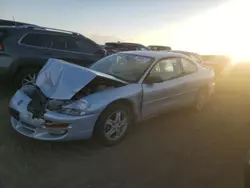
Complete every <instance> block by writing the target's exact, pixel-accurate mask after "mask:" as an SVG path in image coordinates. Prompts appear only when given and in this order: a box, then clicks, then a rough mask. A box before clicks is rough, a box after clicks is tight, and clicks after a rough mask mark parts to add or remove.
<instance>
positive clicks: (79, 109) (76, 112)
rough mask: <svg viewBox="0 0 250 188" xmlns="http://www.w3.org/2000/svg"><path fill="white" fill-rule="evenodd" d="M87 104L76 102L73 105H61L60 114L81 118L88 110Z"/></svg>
mask: <svg viewBox="0 0 250 188" xmlns="http://www.w3.org/2000/svg"><path fill="white" fill-rule="evenodd" d="M88 106H89V105H88V103H87V101H85V100H77V101H74V102H73V103H70V104H67V105H62V107H61V109H60V113H62V114H68V115H71V116H83V115H84V114H85V112H86V109H87V108H88Z"/></svg>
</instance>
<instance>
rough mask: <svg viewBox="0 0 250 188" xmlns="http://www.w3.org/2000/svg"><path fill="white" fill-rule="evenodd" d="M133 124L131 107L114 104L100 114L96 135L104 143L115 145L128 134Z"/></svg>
mask: <svg viewBox="0 0 250 188" xmlns="http://www.w3.org/2000/svg"><path fill="white" fill-rule="evenodd" d="M131 124H132V113H131V109H130V108H129V107H128V106H126V105H124V104H113V105H110V106H109V107H108V108H107V109H106V110H105V111H104V112H103V113H102V114H101V115H100V117H99V120H98V121H97V123H96V127H95V135H96V136H97V137H98V138H97V139H99V141H100V142H101V143H102V144H103V145H108V146H111V145H115V144H117V143H119V142H120V141H121V140H122V139H123V138H124V137H125V136H126V134H127V132H128V130H129V128H130V126H131Z"/></svg>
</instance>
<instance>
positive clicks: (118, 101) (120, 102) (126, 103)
mask: <svg viewBox="0 0 250 188" xmlns="http://www.w3.org/2000/svg"><path fill="white" fill-rule="evenodd" d="M114 104H123V105H126V106H128V107H129V108H130V109H131V112H132V116H133V119H134V118H135V117H134V116H135V111H134V110H135V109H134V104H133V102H132V101H130V100H129V99H117V100H115V101H113V102H112V103H110V104H109V105H108V106H107V107H106V108H108V107H109V106H110V105H114ZM106 108H105V109H106Z"/></svg>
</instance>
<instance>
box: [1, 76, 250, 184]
mask: <svg viewBox="0 0 250 188" xmlns="http://www.w3.org/2000/svg"><path fill="white" fill-rule="evenodd" d="M249 83H250V80H248V78H244V79H240V78H238V77H237V78H234V79H228V78H227V79H221V80H220V81H219V82H218V86H217V87H218V89H217V93H216V95H215V96H214V97H213V100H212V101H211V102H210V103H209V104H208V105H207V107H206V108H205V109H204V111H202V112H201V113H193V112H190V111H189V110H187V109H185V110H180V111H176V112H171V113H169V114H166V115H162V116H160V117H157V118H154V119H152V120H149V121H147V122H143V123H141V124H139V125H137V126H136V127H135V128H134V130H133V131H132V132H131V134H130V135H129V136H128V137H127V138H126V139H125V140H124V141H123V142H122V143H121V144H119V145H117V146H115V147H101V146H99V145H98V144H97V143H95V142H94V141H91V140H90V141H74V142H67V143H53V142H42V141H36V140H32V139H29V138H26V137H24V136H22V135H19V134H18V133H16V132H14V131H13V130H12V128H11V127H10V123H9V115H8V110H7V105H8V98H9V96H10V95H9V94H8V92H5V91H4V90H3V89H2V90H1V91H0V92H1V97H0V104H1V107H0V119H1V128H0V187H1V188H22V187H24V188H29V187H36V188H44V187H47V188H64V187H65V188H69V187H70V188H96V187H97V188H99V187H100V188H106V187H107V188H120V187H122V188H139V187H142V188H151V187H152V188H165V187H166V188H241V187H243V167H244V162H245V159H246V154H247V151H248V149H249V148H250V136H249V135H250V115H249V109H250V92H249V94H248V90H247V88H246V86H247V85H248V87H249Z"/></svg>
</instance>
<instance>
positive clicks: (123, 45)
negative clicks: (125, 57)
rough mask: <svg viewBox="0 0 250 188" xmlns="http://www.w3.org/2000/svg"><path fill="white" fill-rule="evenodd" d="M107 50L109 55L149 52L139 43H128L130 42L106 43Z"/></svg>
mask: <svg viewBox="0 0 250 188" xmlns="http://www.w3.org/2000/svg"><path fill="white" fill-rule="evenodd" d="M105 49H106V50H107V52H108V53H109V54H113V53H117V52H122V51H134V50H138V51H145V50H146V51H147V50H149V48H147V47H146V46H143V45H142V44H137V43H128V42H107V43H105Z"/></svg>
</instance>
